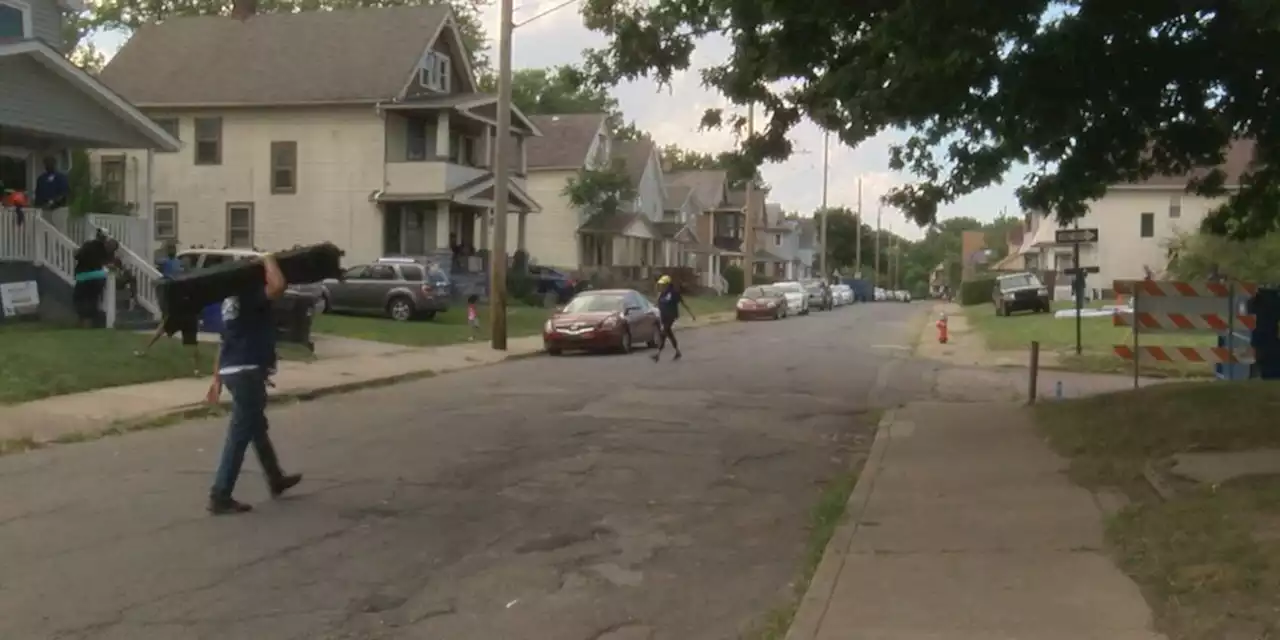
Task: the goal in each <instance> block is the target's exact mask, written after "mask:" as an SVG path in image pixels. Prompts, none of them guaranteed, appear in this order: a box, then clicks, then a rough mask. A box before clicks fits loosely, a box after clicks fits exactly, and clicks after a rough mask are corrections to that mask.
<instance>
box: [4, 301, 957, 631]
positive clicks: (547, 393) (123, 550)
mask: <svg viewBox="0 0 1280 640" xmlns="http://www.w3.org/2000/svg"><path fill="white" fill-rule="evenodd" d="M925 309H926V307H925V306H924V305H921V304H914V305H905V304H893V303H882V304H871V305H858V306H854V307H847V308H843V309H837V310H835V311H833V312H828V313H820V314H815V315H814V316H812V317H809V318H792V319H788V320H785V321H780V322H760V323H750V324H731V325H720V326H714V327H707V328H701V329H696V330H689V331H685V332H683V333H681V334H680V337H681V338H682V339H683V341H684V342H683V344H684V346H685V357H684V359H683V360H682V361H679V362H667V361H663V362H662V363H658V364H655V363H653V362H651V361H650V360H649V359H648V358H647V357H646V355H647V354H646V353H643V352H641V353H636V354H633V355H631V356H586V357H579V356H569V357H562V358H550V357H542V358H534V359H527V360H522V361H516V362H511V363H505V364H501V365H496V366H490V367H484V368H479V369H473V370H470V371H464V372H459V373H455V374H450V375H446V376H441V377H438V378H433V379H428V380H422V381H418V382H413V383H407V384H403V385H399V386H395V387H387V388H383V389H377V390H370V391H365V392H359V393H352V394H347V395H341V396H333V397H330V398H326V399H322V400H317V401H314V402H310V403H306V404H301V405H295V406H290V407H282V408H279V409H276V410H273V412H272V413H271V418H272V431H273V435H274V436H275V438H276V442H277V446H278V448H279V449H280V451H281V453H282V456H283V459H284V462H285V465H286V467H287V468H289V469H291V470H297V471H301V472H303V473H305V474H306V479H305V480H304V482H303V484H302V485H301V486H300V487H299V489H298V491H297V493H296V494H293V495H291V496H290V497H288V498H287V499H284V500H280V501H276V502H271V501H269V500H267V499H266V491H265V487H264V486H263V483H262V481H261V476H260V475H259V474H258V469H257V463H256V461H253V460H251V461H249V462H248V463H247V464H246V470H245V471H246V473H245V475H244V477H242V482H241V486H240V489H239V490H238V492H237V493H238V496H239V497H240V498H241V499H244V500H247V501H250V502H253V503H256V504H257V505H258V509H257V510H256V511H254V512H253V513H251V514H247V515H243V516H236V517H223V518H213V517H210V516H207V515H206V514H205V513H204V511H203V508H204V498H205V495H206V492H207V487H208V484H209V481H210V476H211V473H212V469H213V466H214V464H215V462H216V455H217V451H218V448H219V447H220V445H221V438H222V435H223V429H224V425H223V422H222V421H221V420H206V421H194V422H191V423H187V424H183V425H178V426H173V427H169V428H166V429H160V430H156V431H151V432H145V433H137V434H132V435H128V436H124V437H117V438H108V439H105V440H101V441H98V442H91V443H82V444H75V445H70V446H63V447H57V448H53V449H48V450H44V451H37V452H33V453H29V454H25V455H18V456H8V457H4V458H0V490H2V491H3V495H4V497H3V499H2V500H0V638H13V639H19V638H20V639H23V640H27V639H36V638H67V639H70V638H85V639H87V638H95V639H99V638H100V639H108V640H116V639H119V640H126V639H127V640H153V639H154V640H187V639H196V638H200V639H204V638H210V639H213V638H217V639H223V638H225V639H235V640H243V639H246V638H253V639H255V640H259V639H260V640H294V639H296V640H324V639H332V640H337V639H347V638H378V639H381V638H388V639H390V638H404V639H410V638H412V639H418V638H423V639H426V638H430V639H442V640H505V639H530V640H534V639H536V640H631V639H642V638H654V639H671V640H702V639H708V640H712V639H716V640H718V639H721V638H736V637H739V636H740V635H741V634H743V633H745V632H747V631H748V630H749V629H751V628H753V626H754V625H757V624H758V623H759V622H760V620H761V617H762V616H764V615H765V614H766V613H767V612H769V611H770V610H771V609H774V608H775V607H777V606H779V605H780V604H782V603H784V602H785V601H786V599H787V598H788V597H789V594H790V593H791V587H790V583H791V581H792V580H794V579H795V577H796V576H797V569H798V568H799V566H800V565H801V562H802V558H803V555H804V551H805V541H806V538H807V536H808V531H807V529H806V526H807V524H808V518H809V512H810V510H811V508H812V506H813V504H814V503H815V502H816V500H817V498H818V496H819V494H820V491H821V488H822V484H823V482H824V481H825V480H827V479H829V478H831V477H833V476H835V475H836V474H838V473H840V472H841V471H842V470H844V469H846V468H847V461H848V457H849V455H850V452H851V451H852V450H853V449H854V448H856V447H860V446H866V445H867V444H868V440H869V437H868V434H869V433H870V430H871V427H872V421H873V419H874V417H875V412H874V411H872V409H873V408H876V407H889V406H895V405H897V404H900V403H903V402H906V401H909V400H914V399H918V398H921V397H925V396H927V395H928V394H929V393H930V392H931V385H932V382H931V380H930V375H931V373H930V372H931V371H932V370H933V368H932V367H931V366H929V365H927V364H925V363H921V362H918V361H914V360H910V359H908V358H907V356H908V355H909V345H910V344H911V343H912V341H913V339H914V337H915V336H916V335H918V330H919V327H920V325H919V322H920V321H921V320H922V319H923V318H922V315H923V314H924V313H925Z"/></svg>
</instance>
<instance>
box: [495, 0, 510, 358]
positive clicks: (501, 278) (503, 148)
mask: <svg viewBox="0 0 1280 640" xmlns="http://www.w3.org/2000/svg"><path fill="white" fill-rule="evenodd" d="M499 12H500V15H501V21H502V24H501V28H500V30H499V35H498V135H497V141H496V142H495V143H494V147H495V152H494V154H493V157H494V167H493V248H492V250H491V251H490V252H489V322H490V328H491V329H492V331H493V334H492V336H491V344H492V346H493V348H494V349H497V350H499V351H506V350H507V197H508V195H507V191H508V185H507V181H508V180H509V177H508V173H509V172H510V166H511V160H510V158H508V157H507V149H508V146H507V140H509V139H510V138H511V31H512V29H513V26H512V24H511V22H512V13H513V9H512V0H502V1H501V3H500V5H499Z"/></svg>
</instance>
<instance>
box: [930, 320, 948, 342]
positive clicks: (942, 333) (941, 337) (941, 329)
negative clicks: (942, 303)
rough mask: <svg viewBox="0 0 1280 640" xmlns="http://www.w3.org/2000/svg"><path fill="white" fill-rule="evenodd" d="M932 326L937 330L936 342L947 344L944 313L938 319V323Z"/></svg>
mask: <svg viewBox="0 0 1280 640" xmlns="http://www.w3.org/2000/svg"><path fill="white" fill-rule="evenodd" d="M933 326H935V327H937V328H938V342H939V343H940V344H946V343H947V314H945V313H944V314H942V315H940V316H939V317H938V321H937V322H935V323H934V325H933Z"/></svg>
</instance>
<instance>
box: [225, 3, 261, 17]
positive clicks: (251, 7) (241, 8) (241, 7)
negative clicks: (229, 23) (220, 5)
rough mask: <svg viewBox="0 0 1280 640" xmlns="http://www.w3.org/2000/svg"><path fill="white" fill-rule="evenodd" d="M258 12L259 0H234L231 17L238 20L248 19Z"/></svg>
mask: <svg viewBox="0 0 1280 640" xmlns="http://www.w3.org/2000/svg"><path fill="white" fill-rule="evenodd" d="M257 12H258V0H232V2H231V17H232V18H235V19H236V20H248V19H249V18H252V17H253V15H254V14H255V13H257Z"/></svg>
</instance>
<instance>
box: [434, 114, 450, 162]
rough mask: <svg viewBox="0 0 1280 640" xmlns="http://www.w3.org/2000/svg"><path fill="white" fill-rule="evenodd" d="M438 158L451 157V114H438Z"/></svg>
mask: <svg viewBox="0 0 1280 640" xmlns="http://www.w3.org/2000/svg"><path fill="white" fill-rule="evenodd" d="M436 156H437V157H440V158H448V157H449V112H448V111H441V112H440V113H438V114H436Z"/></svg>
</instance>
